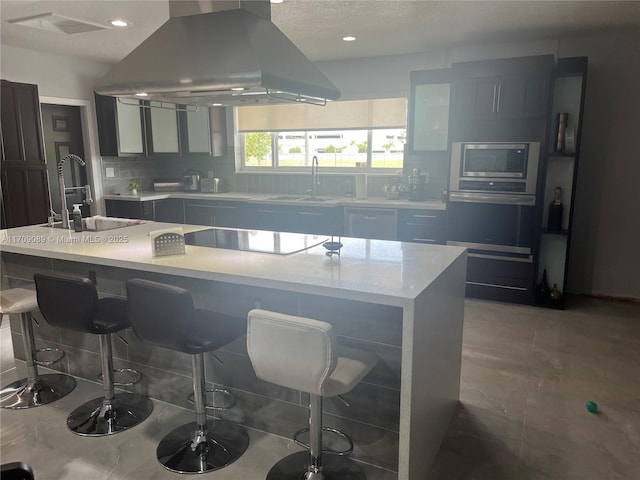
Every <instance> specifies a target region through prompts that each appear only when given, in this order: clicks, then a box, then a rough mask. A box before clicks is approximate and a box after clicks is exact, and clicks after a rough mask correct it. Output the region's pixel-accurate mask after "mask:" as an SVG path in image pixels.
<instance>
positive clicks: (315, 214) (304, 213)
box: [296, 212, 322, 217]
mask: <svg viewBox="0 0 640 480" xmlns="http://www.w3.org/2000/svg"><path fill="white" fill-rule="evenodd" d="M296 213H297V214H298V215H311V216H314V217H321V216H322V213H314V212H296Z"/></svg>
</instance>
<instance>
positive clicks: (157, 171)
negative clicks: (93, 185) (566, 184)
mask: <svg viewBox="0 0 640 480" xmlns="http://www.w3.org/2000/svg"><path fill="white" fill-rule="evenodd" d="M448 164H449V163H448V158H447V154H446V152H430V153H425V154H420V155H407V156H406V159H405V168H404V172H403V174H402V175H403V176H406V175H408V174H410V173H411V170H412V169H413V168H420V170H421V171H422V172H423V173H428V174H429V181H428V184H427V187H426V193H427V198H429V199H437V198H440V194H441V192H442V190H443V189H445V188H446V187H447V184H448V177H449V171H448ZM107 169H109V170H107ZM107 171H109V173H113V177H108V176H107ZM189 171H196V172H198V173H199V174H200V175H201V176H204V177H206V176H208V175H211V176H213V177H218V178H222V179H223V181H224V182H225V184H226V189H227V190H228V191H232V192H247V193H266V194H270V193H273V194H282V195H306V194H308V193H309V191H310V189H311V172H310V171H309V172H308V173H306V172H305V173H278V174H265V173H251V172H241V173H238V172H236V171H235V163H234V159H233V150H232V149H231V148H230V149H229V151H228V154H227V155H226V156H225V157H210V156H205V155H203V156H195V155H194V156H190V157H170V156H167V157H155V158H151V157H126V158H124V157H103V158H102V178H103V189H104V193H105V194H107V195H112V194H118V193H121V194H124V193H127V191H128V190H127V187H128V185H129V181H130V180H135V181H137V182H138V183H140V189H141V190H143V191H149V190H153V181H154V179H155V178H180V177H181V176H182V175H184V174H187V173H188V172H189ZM319 178H320V185H319V186H318V190H317V192H318V195H321V196H332V197H342V196H352V195H354V194H355V177H354V175H353V174H352V173H345V174H339V173H324V174H323V173H322V170H320V173H319ZM393 178H397V176H396V175H380V174H375V175H368V176H367V193H368V196H370V197H381V196H384V185H385V184H386V183H389V182H390V181H391V180H392V179H393Z"/></svg>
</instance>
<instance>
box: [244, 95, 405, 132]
mask: <svg viewBox="0 0 640 480" xmlns="http://www.w3.org/2000/svg"><path fill="white" fill-rule="evenodd" d="M237 116H238V131H240V132H278V131H308V130H339V129H356V128H357V129H369V128H405V127H406V125H407V99H406V98H384V99H374V100H352V101H345V102H329V103H328V104H327V105H325V106H324V107H319V106H316V105H306V104H295V105H265V106H256V107H238V108H237Z"/></svg>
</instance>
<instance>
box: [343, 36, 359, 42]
mask: <svg viewBox="0 0 640 480" xmlns="http://www.w3.org/2000/svg"><path fill="white" fill-rule="evenodd" d="M355 39H356V37H354V36H352V35H347V36H346V37H342V40H344V41H345V42H353V41H354V40H355Z"/></svg>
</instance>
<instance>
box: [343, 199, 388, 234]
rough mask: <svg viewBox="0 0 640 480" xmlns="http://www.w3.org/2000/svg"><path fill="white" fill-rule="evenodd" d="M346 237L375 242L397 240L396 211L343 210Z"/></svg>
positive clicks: (385, 209) (355, 208) (350, 208)
mask: <svg viewBox="0 0 640 480" xmlns="http://www.w3.org/2000/svg"><path fill="white" fill-rule="evenodd" d="M344 234H345V236H347V237H356V238H371V239H377V240H397V239H398V211H397V210H396V209H390V208H363V207H347V208H345V209H344Z"/></svg>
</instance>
